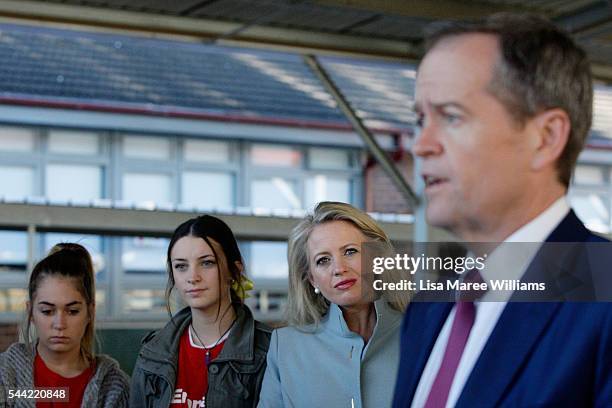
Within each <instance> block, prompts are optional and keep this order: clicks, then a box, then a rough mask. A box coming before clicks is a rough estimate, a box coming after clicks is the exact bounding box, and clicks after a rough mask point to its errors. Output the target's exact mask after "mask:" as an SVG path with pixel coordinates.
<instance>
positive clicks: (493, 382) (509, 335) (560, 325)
mask: <svg viewBox="0 0 612 408" xmlns="http://www.w3.org/2000/svg"><path fill="white" fill-rule="evenodd" d="M547 242H582V243H590V242H606V241H605V240H603V239H602V238H600V237H598V236H596V235H593V234H592V233H590V232H589V231H588V230H587V229H586V228H585V227H584V226H583V224H582V223H581V222H580V220H578V218H577V217H576V215H575V214H574V212H573V211H571V212H570V213H569V214H568V215H567V216H566V217H565V218H564V219H563V221H562V222H561V223H560V224H559V225H558V226H557V228H556V229H555V230H554V231H553V233H552V234H551V235H550V237H548V239H547ZM600 248H601V246H600ZM577 252H578V253H579V254H578V255H576V254H574V256H573V258H572V259H571V260H569V261H571V262H570V264H571V265H573V266H572V267H573V268H575V269H576V270H580V271H581V272H580V279H585V277H586V279H589V277H590V276H598V275H599V276H607V277H609V276H612V263H608V261H607V259H602V258H601V256H600V255H601V254H598V255H597V256H590V255H589V253H588V252H589V251H588V250H587V249H585V248H582V249H581V250H578V251H577ZM610 252H612V251H610ZM611 255H612V254H608V258H610V259H612V256H611ZM593 258H596V259H593ZM536 260H537V256H536V259H535V260H534V263H535V262H536ZM565 261H568V260H567V259H565ZM529 269H531V266H530V268H528V272H529ZM585 271H586V272H585ZM587 272H588V273H587ZM602 274H603V275H602ZM526 275H528V273H526ZM605 281H606V282H610V280H609V279H606V280H605ZM591 289H592V288H591ZM595 289H597V288H595ZM599 289H602V288H601V286H600V287H599ZM603 289H605V291H606V293H608V294H609V291H610V290H612V288H610V287H606V288H603ZM606 296H608V295H606ZM560 298H561V299H562V298H563V296H561V297H560ZM568 299H572V297H571V296H570V297H569V298H568ZM607 300H609V298H607ZM452 307H453V304H452V303H447V302H440V303H432V302H427V303H425V302H414V303H412V304H411V305H410V306H409V307H408V310H407V311H406V315H405V317H404V322H403V327H402V332H401V336H402V337H401V354H400V365H399V371H398V377H397V382H396V386H395V398H394V402H393V407H394V408H400V407H409V406H410V404H411V403H412V399H413V397H414V394H415V392H416V389H417V385H418V383H419V380H420V378H421V374H422V373H423V370H424V368H425V365H426V363H427V360H428V358H429V355H430V353H431V350H432V349H433V346H434V344H435V341H436V339H437V337H438V334H439V333H440V330H441V329H442V326H443V325H444V322H445V321H446V318H447V317H448V314H449V313H450V311H451V309H452ZM589 406H595V407H612V303H609V302H569V301H565V302H559V301H554V302H537V303H536V302H509V303H508V304H507V305H506V307H505V309H504V311H503V312H502V314H501V316H500V318H499V320H498V322H497V325H496V326H495V328H494V329H493V332H492V333H491V336H490V337H489V340H488V341H487V343H486V344H485V347H484V348H483V350H482V352H481V354H480V356H479V358H478V360H477V361H476V364H475V365H474V368H473V370H472V372H471V374H470V375H469V377H468V379H467V381H466V384H465V386H464V388H463V391H462V393H461V395H460V396H459V399H458V400H457V404H456V407H470V408H471V407H572V408H573V407H589Z"/></svg>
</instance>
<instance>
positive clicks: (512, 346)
mask: <svg viewBox="0 0 612 408" xmlns="http://www.w3.org/2000/svg"><path fill="white" fill-rule="evenodd" d="M560 306H561V304H560V303H508V304H507V305H506V308H505V310H504V312H503V313H502V315H501V316H500V318H499V321H498V322H497V325H496V326H495V329H494V330H493V332H492V333H491V337H489V341H488V342H487V344H486V346H485V348H484V349H483V351H482V353H481V354H480V357H479V358H478V360H477V361H476V365H475V366H474V369H473V370H472V372H471V374H470V376H469V377H468V380H467V382H466V384H465V387H464V388H463V393H462V394H461V396H460V398H459V400H458V401H457V407H474V406H484V407H492V406H497V405H498V402H499V401H500V399H501V398H502V396H504V395H505V390H506V389H507V388H508V386H509V385H510V384H511V383H512V380H513V379H514V378H515V376H516V374H517V373H518V371H519V369H520V367H521V366H522V365H523V364H524V362H525V361H526V360H527V359H528V358H529V355H530V354H531V351H532V350H533V348H534V347H536V346H537V342H538V340H539V339H540V337H541V336H542V334H543V333H544V331H545V330H546V327H547V326H548V323H549V322H550V320H551V319H552V318H553V317H554V315H555V314H556V311H557V309H559V307H560Z"/></svg>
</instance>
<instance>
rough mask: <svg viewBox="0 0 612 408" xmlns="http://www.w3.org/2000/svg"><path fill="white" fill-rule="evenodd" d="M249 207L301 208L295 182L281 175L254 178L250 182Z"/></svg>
mask: <svg viewBox="0 0 612 408" xmlns="http://www.w3.org/2000/svg"><path fill="white" fill-rule="evenodd" d="M251 207H254V208H275V209H276V208H283V209H285V208H290V209H298V208H301V207H302V203H301V201H300V198H299V196H298V192H297V185H296V182H294V181H292V180H288V179H284V178H281V177H271V178H269V179H258V180H254V181H253V182H252V183H251Z"/></svg>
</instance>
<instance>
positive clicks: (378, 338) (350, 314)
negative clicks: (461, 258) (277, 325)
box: [258, 202, 407, 408]
mask: <svg viewBox="0 0 612 408" xmlns="http://www.w3.org/2000/svg"><path fill="white" fill-rule="evenodd" d="M367 242H378V243H381V244H382V245H383V246H386V247H388V248H389V249H391V248H392V246H391V243H390V241H389V238H388V237H387V236H386V234H385V233H384V231H383V230H382V229H381V228H380V227H379V226H378V225H377V224H376V222H374V220H372V218H370V217H369V216H368V215H367V214H365V213H363V212H361V211H360V210H357V209H356V208H354V207H352V206H350V205H348V204H345V203H335V202H322V203H320V204H319V205H318V206H317V207H316V209H315V211H314V213H313V214H311V215H308V216H307V217H306V218H305V219H304V220H302V221H301V222H300V223H299V224H298V225H297V226H296V227H295V228H294V229H293V231H292V233H291V235H290V237H289V249H288V259H289V299H288V300H289V304H288V310H287V321H288V323H289V326H288V327H284V328H281V329H277V330H275V331H274V332H273V333H272V339H271V343H270V349H269V351H268V357H267V363H268V367H267V369H266V373H265V375H264V380H263V386H262V391H261V396H260V401H259V405H258V407H260V408H277V407H279V408H280V407H287V408H288V407H296V408H298V407H351V408H362V407H363V408H374V407H376V408H380V407H382V408H384V407H389V406H391V403H392V399H393V390H394V385H395V378H396V372H397V367H398V363H399V329H400V325H401V320H402V312H403V311H404V310H405V308H406V305H407V296H406V294H405V293H400V292H395V293H393V294H391V295H390V296H394V297H393V298H390V297H387V295H386V294H385V295H382V296H381V294H380V293H375V292H374V291H373V290H372V289H371V282H370V279H368V276H367V274H366V272H365V271H362V267H361V265H362V263H361V262H362V253H363V244H364V243H367ZM369 282H370V283H369Z"/></svg>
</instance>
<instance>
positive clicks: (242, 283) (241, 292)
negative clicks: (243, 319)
mask: <svg viewBox="0 0 612 408" xmlns="http://www.w3.org/2000/svg"><path fill="white" fill-rule="evenodd" d="M253 287H254V285H253V281H252V280H250V279H249V278H247V277H246V276H240V278H238V279H237V280H233V281H232V290H233V291H234V292H235V293H236V294H237V295H238V297H239V298H240V299H242V300H244V299H248V298H249V297H250V296H249V294H248V293H247V292H248V291H250V290H252V289H253Z"/></svg>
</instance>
